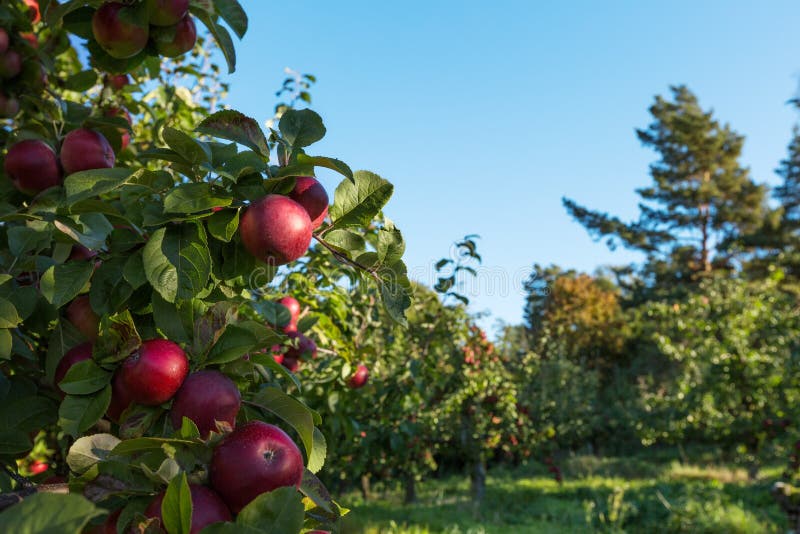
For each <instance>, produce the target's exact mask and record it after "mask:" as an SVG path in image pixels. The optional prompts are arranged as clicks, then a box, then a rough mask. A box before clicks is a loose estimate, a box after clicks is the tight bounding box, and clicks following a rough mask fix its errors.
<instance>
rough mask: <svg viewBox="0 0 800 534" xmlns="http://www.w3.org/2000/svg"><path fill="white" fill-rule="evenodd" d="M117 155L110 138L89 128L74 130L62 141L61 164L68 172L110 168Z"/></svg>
mask: <svg viewBox="0 0 800 534" xmlns="http://www.w3.org/2000/svg"><path fill="white" fill-rule="evenodd" d="M115 161H116V156H115V155H114V150H113V149H112V148H111V144H110V143H109V142H108V139H106V138H105V136H104V135H103V134H101V133H100V132H96V131H94V130H89V129H88V128H78V129H77V130H72V131H71V132H69V133H68V134H67V136H66V137H65V138H64V141H63V142H62V143H61V166H62V167H63V168H64V172H65V173H66V174H72V173H73V172H79V171H88V170H91V169H110V168H111V167H113V166H114V163H115Z"/></svg>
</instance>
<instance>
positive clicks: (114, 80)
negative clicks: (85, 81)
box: [106, 74, 131, 91]
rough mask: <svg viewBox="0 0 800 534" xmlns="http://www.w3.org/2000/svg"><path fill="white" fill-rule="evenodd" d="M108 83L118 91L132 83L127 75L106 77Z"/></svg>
mask: <svg viewBox="0 0 800 534" xmlns="http://www.w3.org/2000/svg"><path fill="white" fill-rule="evenodd" d="M106 82H107V83H108V85H110V86H111V87H113V88H114V89H115V90H117V91H121V90H122V88H123V87H125V86H126V85H129V84H130V83H131V82H130V79H129V78H128V75H127V74H110V75H108V76H107V77H106Z"/></svg>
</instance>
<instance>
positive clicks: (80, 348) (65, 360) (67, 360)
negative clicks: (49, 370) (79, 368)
mask: <svg viewBox="0 0 800 534" xmlns="http://www.w3.org/2000/svg"><path fill="white" fill-rule="evenodd" d="M91 359H92V344H91V343H81V344H80V345H77V346H75V347H72V348H71V349H69V350H68V351H67V353H66V354H64V356H63V357H62V358H61V361H60V362H58V366H57V367H56V373H55V375H53V383H54V384H55V386H56V388H57V389H58V391H59V393H61V396H62V397H63V396H64V395H65V393H64V392H63V391H62V390H61V387H60V386H59V385H58V384H59V383H60V382H61V381H62V380H64V377H65V376H67V371H69V370H70V368H71V367H72V366H73V365H75V364H76V363H78V362H82V361H85V360H91Z"/></svg>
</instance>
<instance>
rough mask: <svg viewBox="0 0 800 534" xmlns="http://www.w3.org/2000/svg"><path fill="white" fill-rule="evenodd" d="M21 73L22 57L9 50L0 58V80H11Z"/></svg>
mask: <svg viewBox="0 0 800 534" xmlns="http://www.w3.org/2000/svg"><path fill="white" fill-rule="evenodd" d="M21 71H22V56H21V55H20V54H19V52H17V51H16V50H9V51H8V52H6V53H5V54H3V55H2V56H0V78H6V79H8V78H13V77H14V76H16V75H17V74H19V73H20V72H21Z"/></svg>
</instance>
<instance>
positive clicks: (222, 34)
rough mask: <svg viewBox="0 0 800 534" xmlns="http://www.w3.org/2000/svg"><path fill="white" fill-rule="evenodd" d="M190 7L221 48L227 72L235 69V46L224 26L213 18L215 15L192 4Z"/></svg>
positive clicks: (229, 72)
mask: <svg viewBox="0 0 800 534" xmlns="http://www.w3.org/2000/svg"><path fill="white" fill-rule="evenodd" d="M190 7H191V11H192V13H194V15H195V16H196V17H197V18H198V19H200V20H201V21H202V22H203V24H205V25H206V28H208V31H210V32H211V35H213V36H214V39H216V41H217V46H219V48H220V50H222V55H223V56H225V62H226V63H227V64H228V74H231V73H233V72H234V71H235V70H236V48H235V47H234V46H233V39H231V34H230V33H229V32H228V30H227V29H225V27H224V26H220V25H219V24H217V23H216V22H215V20H214V18H215V17H211V15H210V14H209V13H208V12H207V11H205V10H204V9H202V8H195V7H194V5H192V6H190Z"/></svg>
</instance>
